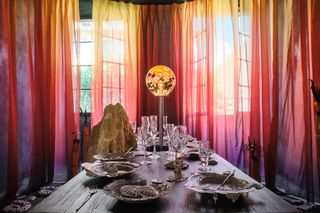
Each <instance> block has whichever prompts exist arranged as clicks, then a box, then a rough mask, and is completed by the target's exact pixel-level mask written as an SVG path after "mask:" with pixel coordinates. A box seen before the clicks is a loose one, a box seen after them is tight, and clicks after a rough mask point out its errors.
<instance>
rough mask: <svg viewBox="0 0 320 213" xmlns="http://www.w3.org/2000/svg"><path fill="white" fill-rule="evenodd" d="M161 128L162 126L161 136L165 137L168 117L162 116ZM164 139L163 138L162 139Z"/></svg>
mask: <svg viewBox="0 0 320 213" xmlns="http://www.w3.org/2000/svg"><path fill="white" fill-rule="evenodd" d="M162 122H163V123H162V126H163V130H164V131H163V135H166V133H167V128H168V116H166V115H164V116H163V121H162ZM163 138H164V137H163Z"/></svg>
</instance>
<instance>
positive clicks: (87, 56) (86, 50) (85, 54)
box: [80, 42, 93, 65]
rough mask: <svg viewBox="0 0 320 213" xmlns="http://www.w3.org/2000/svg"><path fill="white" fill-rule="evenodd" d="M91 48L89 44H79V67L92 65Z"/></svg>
mask: <svg viewBox="0 0 320 213" xmlns="http://www.w3.org/2000/svg"><path fill="white" fill-rule="evenodd" d="M92 56H93V47H92V43H91V42H87V43H80V65H92V64H93V63H92V62H93V57H92Z"/></svg>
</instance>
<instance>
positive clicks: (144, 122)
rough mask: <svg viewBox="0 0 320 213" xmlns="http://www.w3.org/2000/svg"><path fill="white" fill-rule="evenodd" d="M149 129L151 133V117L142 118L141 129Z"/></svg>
mask: <svg viewBox="0 0 320 213" xmlns="http://www.w3.org/2000/svg"><path fill="white" fill-rule="evenodd" d="M144 127H145V128H147V130H148V131H149V128H150V121H149V116H141V128H144Z"/></svg>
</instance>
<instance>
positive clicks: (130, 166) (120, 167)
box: [81, 161, 142, 177]
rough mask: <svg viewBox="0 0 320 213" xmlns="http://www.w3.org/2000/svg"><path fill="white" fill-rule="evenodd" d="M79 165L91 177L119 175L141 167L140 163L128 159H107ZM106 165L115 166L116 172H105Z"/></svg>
mask: <svg viewBox="0 0 320 213" xmlns="http://www.w3.org/2000/svg"><path fill="white" fill-rule="evenodd" d="M81 166H82V167H83V168H84V169H85V171H86V172H87V175H88V176H92V177H119V176H123V175H127V174H131V173H133V172H135V171H137V170H138V169H140V168H141V167H142V165H141V164H138V163H132V162H128V161H108V162H99V163H83V164H81ZM106 166H107V167H110V166H115V167H117V171H116V172H107V171H106V169H105V168H106Z"/></svg>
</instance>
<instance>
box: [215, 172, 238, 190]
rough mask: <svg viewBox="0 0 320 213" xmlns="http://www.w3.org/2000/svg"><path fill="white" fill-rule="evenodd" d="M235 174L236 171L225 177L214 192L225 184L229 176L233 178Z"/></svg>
mask: <svg viewBox="0 0 320 213" xmlns="http://www.w3.org/2000/svg"><path fill="white" fill-rule="evenodd" d="M235 172H236V170H233V172H232V173H230V174H229V175H228V176H227V177H226V179H224V181H223V182H222V183H221V184H220V185H219V186H218V188H217V189H216V190H218V189H220V188H221V187H222V186H224V184H225V183H226V182H227V180H228V179H229V178H230V177H231V176H233V175H234V173H235Z"/></svg>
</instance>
